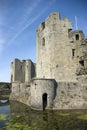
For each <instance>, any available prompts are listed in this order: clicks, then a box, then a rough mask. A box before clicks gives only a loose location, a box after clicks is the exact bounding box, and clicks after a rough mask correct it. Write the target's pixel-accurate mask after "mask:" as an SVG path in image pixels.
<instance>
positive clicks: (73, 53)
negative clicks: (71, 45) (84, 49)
mask: <svg viewBox="0 0 87 130" xmlns="http://www.w3.org/2000/svg"><path fill="white" fill-rule="evenodd" d="M74 57H75V49H72V59H73V58H74Z"/></svg>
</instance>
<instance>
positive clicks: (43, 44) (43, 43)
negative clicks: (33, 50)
mask: <svg viewBox="0 0 87 130" xmlns="http://www.w3.org/2000/svg"><path fill="white" fill-rule="evenodd" d="M42 46H45V38H43V39H42Z"/></svg>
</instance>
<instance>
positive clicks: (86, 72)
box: [10, 12, 87, 110]
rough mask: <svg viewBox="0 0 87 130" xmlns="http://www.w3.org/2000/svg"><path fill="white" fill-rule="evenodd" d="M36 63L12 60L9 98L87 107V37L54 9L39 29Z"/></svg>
mask: <svg viewBox="0 0 87 130" xmlns="http://www.w3.org/2000/svg"><path fill="white" fill-rule="evenodd" d="M36 35H37V37H36V45H37V48H36V51H37V53H36V56H37V61H36V64H35V63H33V62H32V61H31V60H23V61H20V60H18V59H15V60H14V61H13V62H12V63H11V83H12V92H11V95H10V100H17V101H20V102H22V103H25V104H27V105H28V106H30V107H31V108H32V109H35V110H45V109H81V108H87V38H85V35H84V33H83V31H82V30H75V31H72V24H71V22H70V21H69V20H68V19H67V18H66V17H64V18H63V19H61V17H60V14H59V13H58V12H54V13H51V14H50V15H49V17H48V18H47V19H46V20H45V21H44V22H42V23H41V24H40V25H39V27H38V28H37V30H36Z"/></svg>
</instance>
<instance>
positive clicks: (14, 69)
mask: <svg viewBox="0 0 87 130" xmlns="http://www.w3.org/2000/svg"><path fill="white" fill-rule="evenodd" d="M35 75H36V72H35V64H34V63H33V62H32V61H31V60H23V61H20V60H18V59H15V60H14V61H13V62H12V63H11V82H15V81H19V82H30V80H31V79H32V78H33V77H35Z"/></svg>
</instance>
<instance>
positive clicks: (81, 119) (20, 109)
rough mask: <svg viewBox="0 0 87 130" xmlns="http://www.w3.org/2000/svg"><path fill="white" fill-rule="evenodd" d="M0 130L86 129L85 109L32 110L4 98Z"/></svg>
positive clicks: (1, 107)
mask: <svg viewBox="0 0 87 130" xmlns="http://www.w3.org/2000/svg"><path fill="white" fill-rule="evenodd" d="M0 130H87V110H63V111H60V110H57V111H56V110H54V111H52V110H51V111H48V110H47V111H33V110H31V109H30V108H29V107H27V106H26V105H24V104H22V103H19V102H13V101H12V102H7V103H6V100H5V101H2V105H1V106H0Z"/></svg>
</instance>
